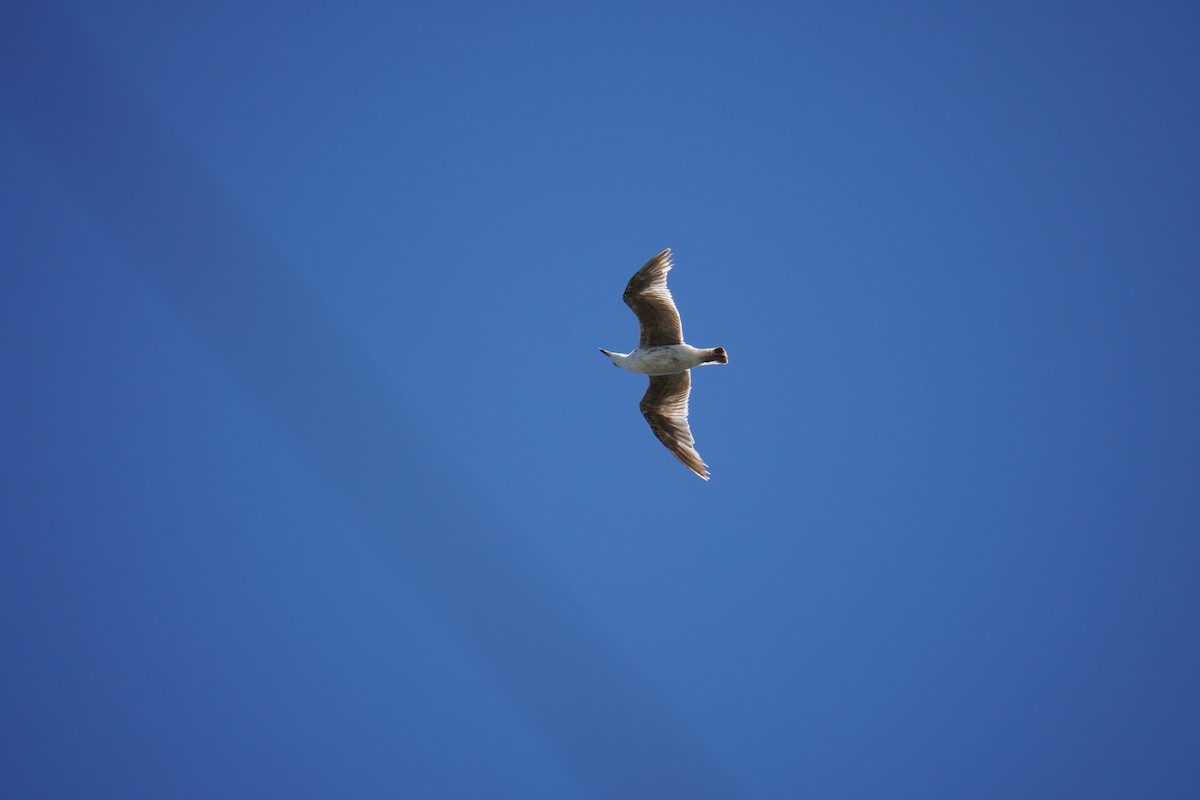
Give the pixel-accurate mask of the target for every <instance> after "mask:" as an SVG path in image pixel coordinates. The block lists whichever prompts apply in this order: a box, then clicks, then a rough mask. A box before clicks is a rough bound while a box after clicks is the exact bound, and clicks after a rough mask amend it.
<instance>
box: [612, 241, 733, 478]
mask: <svg viewBox="0 0 1200 800" xmlns="http://www.w3.org/2000/svg"><path fill="white" fill-rule="evenodd" d="M672 266H674V265H673V264H672V263H671V248H669V247H668V248H667V249H666V250H663V251H662V252H661V253H659V254H658V255H656V256H655V257H654V258H652V259H650V260H649V261H647V262H646V265H645V266H644V267H642V268H641V269H639V270H638V271H637V272H636V273H634V275H633V277H632V278H630V279H629V285H628V286H626V287H625V305H627V306H629V307H630V308H631V309H633V313H634V314H635V315H637V318H638V325H639V326H640V327H641V331H642V335H641V338H640V339H638V346H637V349H636V350H634V351H633V352H632V353H610V352H609V351H607V350H605V349H604V348H603V347H601V348H599V349H600V352H601V353H604V355H606V356H608V357H609V358H610V359H612V363H613V365H614V366H617V367H620V368H621V369H627V370H629V371H630V372H636V373H639V374H641V375H649V376H650V387H649V388H648V389H646V394H645V395H643V396H642V403H641V408H642V416H644V417H645V418H646V421H647V422H649V423H650V430H652V431H654V435H655V436H657V437H658V440H659V441H660V442H662V443H663V444H664V445H666V447H667V449H668V450H670V451H671V455H673V456H675V457H676V458H678V459H679V460H680V461H681V462H682V463H683V465H684V466H685V467H687V468H688V469H690V470H691V471H692V472H694V473H696V474H697V475H699V476H700V477H701V478H702V479H704V480H708V465H707V464H705V463H704V461H703V460H702V459H701V458H700V454H699V453H697V452H696V440H695V439H693V438H692V430H691V428H689V427H688V395H689V394H690V393H691V390H692V377H691V373H690V372H689V371H688V370H690V369H691V368H692V367H699V366H702V365H704V364H728V363H729V356H727V355H726V354H725V348H724V347H692V346H691V345H690V344H685V343H684V341H683V323H682V322H680V320H679V311H678V310H677V309H676V308H675V301H674V300H673V299H672V298H671V292H670V291H668V289H667V273H668V272H669V271H670V270H671V267H672Z"/></svg>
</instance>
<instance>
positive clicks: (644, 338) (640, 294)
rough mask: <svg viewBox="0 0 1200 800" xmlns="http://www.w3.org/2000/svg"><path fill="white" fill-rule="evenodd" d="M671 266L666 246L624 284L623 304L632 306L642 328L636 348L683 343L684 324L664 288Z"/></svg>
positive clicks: (669, 250) (669, 253)
mask: <svg viewBox="0 0 1200 800" xmlns="http://www.w3.org/2000/svg"><path fill="white" fill-rule="evenodd" d="M671 267H672V264H671V248H669V247H668V248H667V249H666V250H663V251H662V252H661V253H659V254H658V255H656V256H655V257H654V258H652V259H650V260H649V261H647V262H646V265H645V266H644V267H642V268H641V269H639V270H638V271H637V272H636V273H634V276H633V277H632V278H630V279H629V285H628V286H626V287H625V305H627V306H629V307H630V308H632V309H633V313H634V314H636V315H637V318H638V324H639V325H640V326H641V328H642V335H641V338H640V339H639V340H638V347H652V346H654V345H660V344H683V323H681V322H680V321H679V311H678V310H676V308H675V301H674V300H673V299H672V298H671V293H670V292H669V291H668V290H667V273H668V272H670V270H671Z"/></svg>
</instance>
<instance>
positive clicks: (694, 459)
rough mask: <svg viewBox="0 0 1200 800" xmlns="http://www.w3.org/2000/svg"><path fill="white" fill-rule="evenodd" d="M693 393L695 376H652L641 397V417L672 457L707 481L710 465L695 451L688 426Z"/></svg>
mask: <svg viewBox="0 0 1200 800" xmlns="http://www.w3.org/2000/svg"><path fill="white" fill-rule="evenodd" d="M691 390H692V377H691V374H690V373H688V372H679V373H676V374H674V375H654V376H651V378H650V387H649V388H648V389H646V394H644V395H642V404H641V407H642V416H644V417H645V418H646V422H649V423H650V430H652V431H654V435H655V436H657V437H658V440H659V441H660V442H662V443H663V444H664V445H666V447H667V449H668V450H670V451H671V454H672V455H673V456H675V457H676V458H678V459H679V460H680V461H681V462H683V465H684V466H685V467H687V468H688V469H690V470H691V471H692V472H694V473H696V474H697V475H699V476H700V477H701V478H703V479H704V480H708V465H706V464H705V463H704V461H703V460H701V458H700V454H699V453H697V452H696V441H695V440H694V439H693V438H692V431H691V429H690V428H689V427H688V420H687V416H688V394H689V393H690V392H691Z"/></svg>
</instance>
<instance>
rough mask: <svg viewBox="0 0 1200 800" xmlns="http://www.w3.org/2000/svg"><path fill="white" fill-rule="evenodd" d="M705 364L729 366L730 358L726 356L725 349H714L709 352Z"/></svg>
mask: <svg viewBox="0 0 1200 800" xmlns="http://www.w3.org/2000/svg"><path fill="white" fill-rule="evenodd" d="M703 363H705V364H728V363H729V356H728V355H726V353H725V348H724V347H714V348H713V349H712V350H710V351H709V352H708V355H706V356H705V357H704V361H703Z"/></svg>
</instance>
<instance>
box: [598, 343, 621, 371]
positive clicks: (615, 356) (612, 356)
mask: <svg viewBox="0 0 1200 800" xmlns="http://www.w3.org/2000/svg"><path fill="white" fill-rule="evenodd" d="M597 349H598V350H599V351H600V352H601V353H604V355H606V356H608V358H609V359H610V360H611V361H612V362H613V366H614V367H617V366H620V365H619V364H618V363H617V359H618V358H624V357H625V356H623V355H621V354H620V353H610V352H608V351H607V350H605V349H604V348H603V347H600V348H597Z"/></svg>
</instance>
